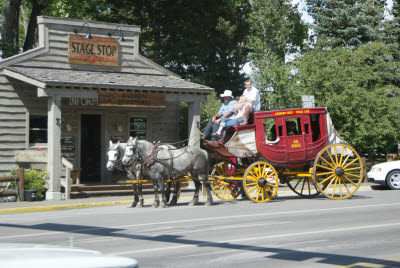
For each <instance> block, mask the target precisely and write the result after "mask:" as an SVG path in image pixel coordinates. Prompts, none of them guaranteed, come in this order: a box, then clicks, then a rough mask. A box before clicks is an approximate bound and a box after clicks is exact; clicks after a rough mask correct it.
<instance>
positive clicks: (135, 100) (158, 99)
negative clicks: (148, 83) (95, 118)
mask: <svg viewBox="0 0 400 268" xmlns="http://www.w3.org/2000/svg"><path fill="white" fill-rule="evenodd" d="M99 105H100V106H118V107H152V108H165V107H166V100H165V93H153V92H123V91H99Z"/></svg>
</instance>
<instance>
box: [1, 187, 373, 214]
mask: <svg viewBox="0 0 400 268" xmlns="http://www.w3.org/2000/svg"><path fill="white" fill-rule="evenodd" d="M373 185H374V184H371V183H362V184H361V186H360V188H359V189H358V191H357V193H358V192H361V191H371V190H372V189H371V186H373ZM293 195H294V196H297V195H296V194H295V193H294V192H292V191H291V190H290V189H289V187H287V185H280V186H279V188H278V196H279V197H280V198H281V197H285V196H293ZM192 197H193V192H192V191H184V192H182V193H181V194H180V198H179V200H181V201H182V200H185V201H188V202H189V201H190V200H191V199H192ZM199 197H202V194H201V193H200V195H199ZM144 199H145V204H152V203H153V201H154V195H153V194H145V195H144ZM214 200H219V199H218V197H216V196H214ZM132 202H133V196H105V197H90V198H74V199H69V200H43V201H35V202H4V203H0V214H9V213H23V212H38V211H50V210H62V209H77V208H89V207H103V206H116V205H127V206H130V205H131V204H132Z"/></svg>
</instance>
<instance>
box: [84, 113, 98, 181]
mask: <svg viewBox="0 0 400 268" xmlns="http://www.w3.org/2000/svg"><path fill="white" fill-rule="evenodd" d="M100 119H101V116H100V115H96V114H82V115H81V168H82V170H81V182H82V183H93V182H100V181H101V178H100V177H101V127H100V121H101V120H100Z"/></svg>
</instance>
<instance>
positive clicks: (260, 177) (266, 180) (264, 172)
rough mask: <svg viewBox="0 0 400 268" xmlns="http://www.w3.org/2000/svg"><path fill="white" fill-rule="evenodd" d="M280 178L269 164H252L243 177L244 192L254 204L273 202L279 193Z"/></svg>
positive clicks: (260, 162)
mask: <svg viewBox="0 0 400 268" xmlns="http://www.w3.org/2000/svg"><path fill="white" fill-rule="evenodd" d="M278 186H279V178H278V173H277V172H276V170H275V168H274V167H273V166H272V165H271V164H269V163H267V162H262V161H259V162H255V163H253V164H251V165H250V166H249V167H248V168H247V170H246V172H245V173H244V176H243V191H244V192H245V193H246V195H247V197H248V198H249V199H251V200H253V201H254V202H257V203H264V202H267V201H269V200H271V199H272V198H273V197H274V195H275V194H276V192H277V191H278Z"/></svg>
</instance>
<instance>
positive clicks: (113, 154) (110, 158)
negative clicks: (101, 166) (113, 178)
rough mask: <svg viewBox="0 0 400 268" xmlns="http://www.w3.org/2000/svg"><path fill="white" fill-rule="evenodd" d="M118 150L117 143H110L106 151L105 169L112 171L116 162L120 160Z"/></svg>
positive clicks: (118, 145)
mask: <svg viewBox="0 0 400 268" xmlns="http://www.w3.org/2000/svg"><path fill="white" fill-rule="evenodd" d="M119 148H120V143H119V141H118V143H113V142H112V141H110V147H108V151H107V169H108V170H110V171H111V170H113V168H114V167H115V166H116V164H117V162H118V161H120V160H121V159H120V158H121V153H120V150H119Z"/></svg>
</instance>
